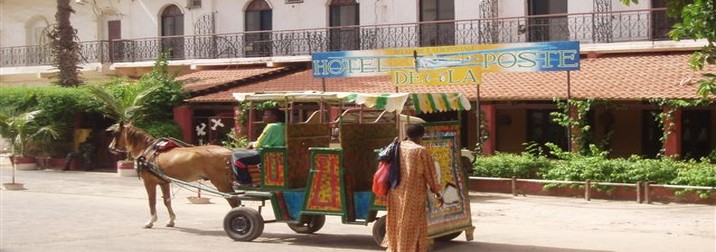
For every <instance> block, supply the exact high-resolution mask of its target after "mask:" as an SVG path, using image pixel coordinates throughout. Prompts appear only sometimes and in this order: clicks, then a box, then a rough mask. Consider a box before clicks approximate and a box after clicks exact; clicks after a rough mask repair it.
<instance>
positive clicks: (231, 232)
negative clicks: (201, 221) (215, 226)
mask: <svg viewBox="0 0 716 252" xmlns="http://www.w3.org/2000/svg"><path fill="white" fill-rule="evenodd" d="M224 231H225V232H226V235H228V236H229V237H230V238H231V239H234V240H235V241H252V240H254V239H256V237H259V236H260V235H261V233H263V232H264V218H263V217H262V216H261V214H260V213H259V212H258V211H256V210H255V209H253V208H248V207H237V208H234V209H231V211H229V213H227V214H226V217H224Z"/></svg>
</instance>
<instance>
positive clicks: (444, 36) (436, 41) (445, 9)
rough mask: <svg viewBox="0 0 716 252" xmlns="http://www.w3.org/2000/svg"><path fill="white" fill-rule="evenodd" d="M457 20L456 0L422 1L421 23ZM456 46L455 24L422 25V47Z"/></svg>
mask: <svg viewBox="0 0 716 252" xmlns="http://www.w3.org/2000/svg"><path fill="white" fill-rule="evenodd" d="M442 20H455V0H420V21H421V22H429V21H442ZM454 44H455V23H454V22H439V23H430V24H421V25H420V45H421V46H440V45H454Z"/></svg>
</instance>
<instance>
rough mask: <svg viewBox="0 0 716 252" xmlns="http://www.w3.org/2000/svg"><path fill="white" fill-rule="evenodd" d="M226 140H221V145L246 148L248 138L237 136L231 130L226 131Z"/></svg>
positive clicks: (234, 148) (230, 147)
mask: <svg viewBox="0 0 716 252" xmlns="http://www.w3.org/2000/svg"><path fill="white" fill-rule="evenodd" d="M226 139H227V140H226V141H221V145H222V146H224V147H226V148H229V149H232V150H236V149H246V148H247V147H248V146H249V143H250V141H249V139H248V138H246V137H237V136H236V133H234V131H233V130H231V131H229V133H226Z"/></svg>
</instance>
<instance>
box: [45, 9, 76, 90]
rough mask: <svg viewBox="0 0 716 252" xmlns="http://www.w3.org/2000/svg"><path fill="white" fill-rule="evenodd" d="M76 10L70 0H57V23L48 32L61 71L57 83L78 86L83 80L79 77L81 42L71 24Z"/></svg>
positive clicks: (54, 63) (54, 61) (54, 64)
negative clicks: (78, 64)
mask: <svg viewBox="0 0 716 252" xmlns="http://www.w3.org/2000/svg"><path fill="white" fill-rule="evenodd" d="M72 13H75V10H73V9H72V6H70V0H57V12H56V13H55V20H56V21H57V24H56V25H55V26H54V27H53V29H52V30H51V31H50V32H49V33H48V36H49V37H50V41H51V43H50V45H51V48H52V55H53V59H52V60H53V63H52V65H53V66H55V67H57V69H58V70H60V72H59V77H58V80H57V81H56V82H55V83H56V84H58V85H60V86H63V87H76V86H78V85H79V84H80V83H82V80H80V78H79V67H78V66H77V63H78V62H79V44H77V41H75V38H76V37H77V31H76V30H75V28H73V27H72V24H70V15H72Z"/></svg>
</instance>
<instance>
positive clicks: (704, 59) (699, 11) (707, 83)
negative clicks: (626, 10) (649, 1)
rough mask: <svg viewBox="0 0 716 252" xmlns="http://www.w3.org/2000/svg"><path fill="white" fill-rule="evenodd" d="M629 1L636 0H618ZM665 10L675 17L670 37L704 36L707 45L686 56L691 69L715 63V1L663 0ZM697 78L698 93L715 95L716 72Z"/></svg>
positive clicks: (629, 2)
mask: <svg viewBox="0 0 716 252" xmlns="http://www.w3.org/2000/svg"><path fill="white" fill-rule="evenodd" d="M620 1H622V3H624V4H626V5H629V4H631V3H635V4H636V3H638V2H639V1H638V0H620ZM666 4H667V5H666V8H667V14H668V15H669V16H670V17H673V18H676V19H677V20H678V21H679V22H678V23H676V24H675V25H674V26H673V27H672V30H671V32H669V36H670V37H671V39H673V40H676V41H678V40H681V39H684V38H689V39H694V40H697V39H706V41H707V42H708V43H707V45H705V46H704V47H702V48H701V50H700V51H696V52H694V53H693V54H692V55H691V58H690V59H689V65H690V66H691V69H692V70H703V68H704V66H706V65H713V64H716V44H714V42H716V1H714V0H670V1H666ZM702 77H703V78H702V79H700V80H697V81H696V83H697V84H698V85H699V88H698V93H699V94H700V95H702V96H704V97H707V96H709V95H716V73H708V72H706V73H703V74H702Z"/></svg>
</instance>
